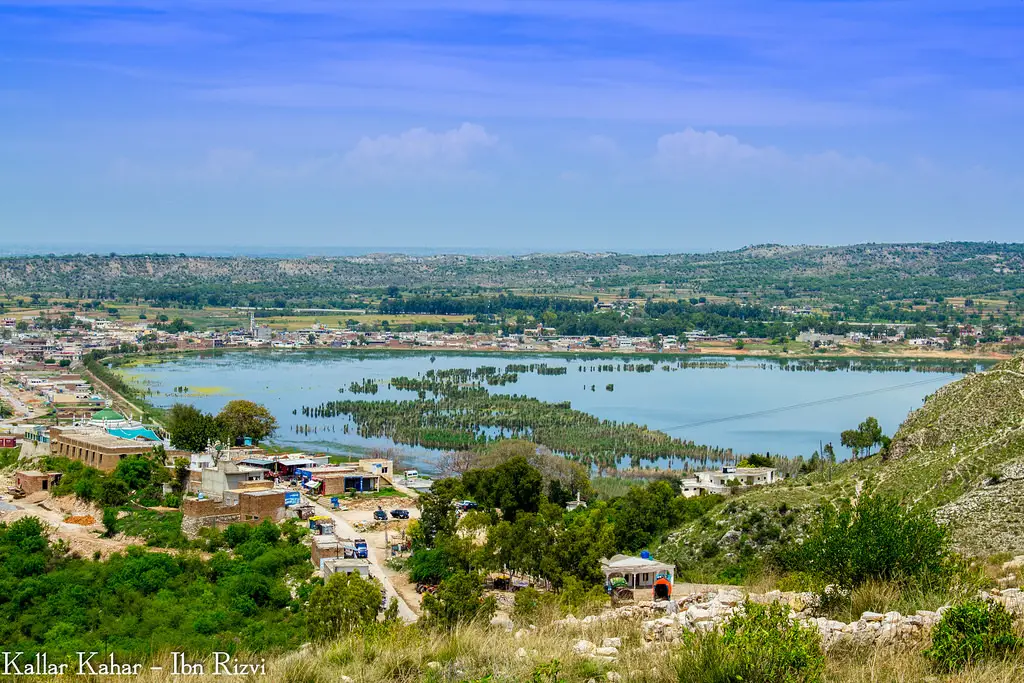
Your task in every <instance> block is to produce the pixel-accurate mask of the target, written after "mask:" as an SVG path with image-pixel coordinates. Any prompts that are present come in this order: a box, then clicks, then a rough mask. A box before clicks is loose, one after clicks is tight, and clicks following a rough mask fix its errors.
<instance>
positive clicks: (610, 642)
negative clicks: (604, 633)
mask: <svg viewBox="0 0 1024 683" xmlns="http://www.w3.org/2000/svg"><path fill="white" fill-rule="evenodd" d="M601 647H622V638H605V639H604V640H602V641H601Z"/></svg>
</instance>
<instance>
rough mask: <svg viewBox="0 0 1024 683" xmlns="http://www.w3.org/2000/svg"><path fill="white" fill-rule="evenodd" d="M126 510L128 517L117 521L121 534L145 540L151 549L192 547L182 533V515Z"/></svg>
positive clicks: (178, 513)
mask: <svg viewBox="0 0 1024 683" xmlns="http://www.w3.org/2000/svg"><path fill="white" fill-rule="evenodd" d="M125 509H126V510H128V515H127V516H125V517H122V518H121V519H119V520H118V521H117V531H118V532H119V533H123V534H125V535H126V536H134V537H135V538H142V539H145V541H146V545H148V546H150V547H158V548H188V547H189V546H190V545H191V543H190V541H189V540H188V538H186V537H185V535H184V534H183V533H181V517H182V513H180V512H158V511H156V510H136V509H131V508H125Z"/></svg>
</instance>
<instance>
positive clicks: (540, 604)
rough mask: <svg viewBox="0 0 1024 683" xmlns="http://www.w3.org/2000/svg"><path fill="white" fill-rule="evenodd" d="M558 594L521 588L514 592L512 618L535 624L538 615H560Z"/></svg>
mask: <svg viewBox="0 0 1024 683" xmlns="http://www.w3.org/2000/svg"><path fill="white" fill-rule="evenodd" d="M558 603H559V601H558V596H556V595H554V594H553V593H542V592H540V591H539V590H537V589H536V588H523V589H522V590H520V591H517V592H516V597H515V602H514V604H513V606H512V618H513V619H515V620H516V621H519V622H522V623H529V624H535V623H537V621H538V619H537V618H538V617H540V616H545V617H546V616H552V617H553V616H554V615H555V614H556V613H557V614H558V615H559V616H561V610H560V608H559V604H558Z"/></svg>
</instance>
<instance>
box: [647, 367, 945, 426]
mask: <svg viewBox="0 0 1024 683" xmlns="http://www.w3.org/2000/svg"><path fill="white" fill-rule="evenodd" d="M940 381H941V382H945V381H946V378H945V377H933V378H932V379H923V380H918V381H916V382H908V383H907V384H898V385H896V386H893V387H882V388H881V389H871V390H868V391H859V392H857V393H853V394H845V395H843V396H833V397H832V398H823V399H819V400H816V401H807V402H805V403H794V404H793V405H788V406H780V407H777V408H768V409H765V410H757V411H754V412H752V413H742V414H739V415H730V416H728V417H716V418H713V419H711V420H702V421H700V422H691V423H689V424H684V425H676V426H675V427H668V428H667V429H662V430H660V431H662V432H672V431H676V430H679V429H692V428H694V427H703V426H705V425H710V424H718V423H719V422H731V421H733V420H745V419H747V418H751V417H762V416H764V415H774V414H775V413H782V412H785V411H787V410H799V409H801V408H810V407H811V406H818V405H824V404H826V403H837V402H839V401H847V400H849V399H851V398H861V397H863V396H874V395H875V394H882V393H885V392H887V391H897V390H899V389H909V388H910V387H916V386H921V385H924V384H931V383H933V382H940Z"/></svg>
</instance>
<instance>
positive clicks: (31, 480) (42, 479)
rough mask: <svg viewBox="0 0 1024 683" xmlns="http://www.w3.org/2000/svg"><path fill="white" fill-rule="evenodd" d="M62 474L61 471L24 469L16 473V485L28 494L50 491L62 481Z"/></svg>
mask: <svg viewBox="0 0 1024 683" xmlns="http://www.w3.org/2000/svg"><path fill="white" fill-rule="evenodd" d="M61 476H62V475H61V473H60V472H39V471H38V470H24V471H21V472H17V473H16V474H15V475H14V486H15V488H18V489H21V490H22V491H24V492H25V494H26V495H31V494H33V493H38V492H40V491H49V490H50V489H52V488H53V487H54V486H56V485H57V484H58V483H60V478H61Z"/></svg>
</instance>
